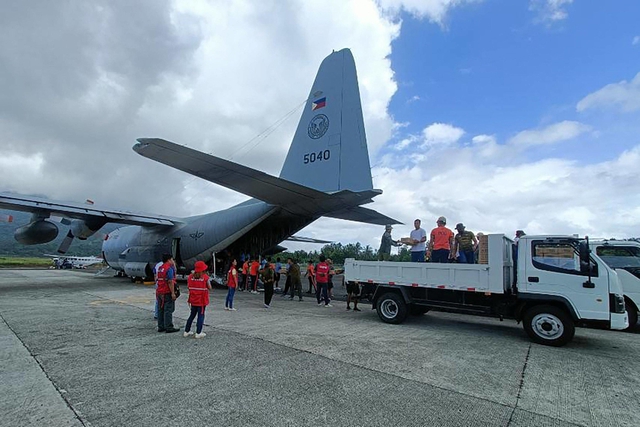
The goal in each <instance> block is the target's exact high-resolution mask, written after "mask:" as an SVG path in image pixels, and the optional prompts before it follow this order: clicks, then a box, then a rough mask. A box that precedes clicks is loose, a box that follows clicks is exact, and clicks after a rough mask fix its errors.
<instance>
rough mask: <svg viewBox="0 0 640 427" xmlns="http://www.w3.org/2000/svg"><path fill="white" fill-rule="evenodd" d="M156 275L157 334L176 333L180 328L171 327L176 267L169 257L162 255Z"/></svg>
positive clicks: (175, 296)
mask: <svg viewBox="0 0 640 427" xmlns="http://www.w3.org/2000/svg"><path fill="white" fill-rule="evenodd" d="M157 274H158V288H157V289H156V299H157V301H158V332H166V333H168V334H169V333H172V332H178V331H179V330H180V328H175V327H174V326H173V311H174V310H175V307H176V306H175V301H176V298H177V295H176V292H175V283H176V280H175V279H176V266H175V263H174V262H173V257H172V256H171V255H169V254H164V255H162V265H161V266H160V267H159V268H158V272H157Z"/></svg>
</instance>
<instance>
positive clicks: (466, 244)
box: [452, 222, 478, 264]
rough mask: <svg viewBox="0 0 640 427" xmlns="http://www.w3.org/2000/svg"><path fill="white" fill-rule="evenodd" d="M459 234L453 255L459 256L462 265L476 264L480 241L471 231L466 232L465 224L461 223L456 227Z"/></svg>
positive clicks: (454, 244) (455, 241) (455, 240)
mask: <svg viewBox="0 0 640 427" xmlns="http://www.w3.org/2000/svg"><path fill="white" fill-rule="evenodd" d="M456 230H457V231H458V234H456V237H455V238H454V241H453V251H452V254H453V256H455V254H456V253H457V254H458V262H459V263H462V264H475V263H476V252H475V251H476V248H477V247H478V239H476V236H475V234H473V233H472V232H471V231H467V230H465V226H464V224H462V223H461V222H460V223H458V224H457V225H456Z"/></svg>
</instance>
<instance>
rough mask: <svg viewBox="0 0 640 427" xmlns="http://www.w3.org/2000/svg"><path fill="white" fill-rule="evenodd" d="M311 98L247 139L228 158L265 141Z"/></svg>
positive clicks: (230, 158)
mask: <svg viewBox="0 0 640 427" xmlns="http://www.w3.org/2000/svg"><path fill="white" fill-rule="evenodd" d="M308 100H309V99H305V100H304V101H302V102H301V103H299V104H298V105H296V106H295V107H294V108H292V109H291V110H290V111H289V112H288V113H286V114H285V115H284V116H282V117H281V118H279V119H278V120H276V121H275V122H274V123H273V124H272V125H270V126H269V127H267V128H266V129H265V130H263V131H262V132H260V133H259V134H257V135H256V136H254V137H253V138H251V139H250V140H249V141H247V142H246V143H245V144H244V145H242V146H241V147H240V148H238V149H237V150H236V151H234V152H233V153H231V155H230V156H229V158H228V159H227V160H233V158H234V157H235V156H236V155H237V154H238V153H241V152H242V151H245V148H248V149H247V150H246V151H245V153H243V155H244V154H246V153H248V152H249V151H251V150H252V149H253V148H255V147H256V146H257V145H258V144H260V142H262V141H264V140H265V139H266V138H267V137H268V136H269V135H271V134H272V133H273V132H275V130H276V129H277V128H279V127H280V126H281V125H282V124H283V123H284V122H286V121H287V119H288V118H289V117H291V116H292V115H293V114H294V113H295V112H296V111H297V110H299V109H300V107H302V106H303V105H304V104H306V103H307V101H308Z"/></svg>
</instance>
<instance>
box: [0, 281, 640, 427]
mask: <svg viewBox="0 0 640 427" xmlns="http://www.w3.org/2000/svg"><path fill="white" fill-rule="evenodd" d="M185 287H186V286H185ZM183 288H184V287H183ZM153 295H154V290H153V287H151V286H144V285H140V284H133V283H131V282H130V281H128V280H127V279H122V278H113V277H109V276H106V277H105V276H101V277H95V276H94V275H92V274H89V273H86V272H77V271H60V270H0V316H1V318H0V354H1V356H2V357H1V360H2V363H1V364H0V415H1V416H0V425H2V426H40V425H42V426H45V425H46V426H81V425H84V426H129V425H135V426H165V425H172V426H192V425H193V426H196V425H197V426H202V425H211V426H324V425H326V426H332V425H336V426H389V425H392V426H393V425H402V426H514V427H515V426H639V425H640V392H639V390H640V375H639V374H640V372H639V371H640V360H639V357H638V354H640V334H639V333H638V331H636V333H623V332H613V331H604V330H593V329H584V328H579V329H578V330H577V331H576V336H575V339H574V341H573V342H572V343H571V344H569V345H567V346H565V347H562V348H550V347H544V346H540V345H536V344H532V343H530V342H529V339H528V338H527V336H526V335H525V333H524V331H523V330H522V327H521V325H517V324H516V323H515V322H514V321H504V322H500V321H499V320H497V319H485V318H480V317H473V316H464V315H454V314H445V313H433V312H430V313H428V314H426V315H424V316H421V317H417V318H411V319H409V320H408V321H407V322H405V323H404V324H402V325H388V324H385V323H382V322H381V321H380V320H379V319H378V317H377V315H376V313H375V311H372V310H370V309H369V307H370V306H367V305H365V304H363V305H362V306H361V308H362V309H363V311H362V312H359V313H357V312H353V311H349V312H348V311H346V310H345V303H344V302H336V304H335V306H334V307H331V308H325V307H318V305H317V304H316V302H315V300H314V299H312V298H306V297H305V300H304V301H303V302H298V301H288V300H284V299H283V298H281V297H280V296H277V295H276V296H275V297H274V303H273V308H271V309H270V310H266V309H264V308H263V307H262V294H259V295H252V294H247V293H238V294H237V295H236V299H235V304H236V307H237V308H238V311H237V312H228V311H225V310H223V309H222V307H223V305H224V297H225V295H226V291H225V290H222V289H215V290H214V291H213V294H212V298H211V302H212V304H211V306H210V307H209V309H208V310H207V317H206V324H207V326H205V329H204V330H205V332H206V333H207V337H206V338H204V339H200V340H196V339H193V338H184V337H183V336H182V333H181V332H180V333H177V334H165V333H158V332H156V326H155V321H154V320H153ZM187 311H188V306H187V302H186V295H183V296H181V297H180V298H179V300H178V302H177V309H176V313H175V318H176V319H175V323H176V325H177V326H180V327H181V328H184V320H185V319H186V317H187Z"/></svg>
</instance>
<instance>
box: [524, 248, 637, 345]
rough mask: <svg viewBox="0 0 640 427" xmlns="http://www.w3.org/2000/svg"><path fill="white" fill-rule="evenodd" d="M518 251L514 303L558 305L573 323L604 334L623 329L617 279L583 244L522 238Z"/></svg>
mask: <svg viewBox="0 0 640 427" xmlns="http://www.w3.org/2000/svg"><path fill="white" fill-rule="evenodd" d="M517 248H518V249H517V253H518V258H517V260H518V268H517V271H518V273H517V274H518V279H517V286H518V298H519V299H521V300H537V301H548V302H549V303H550V304H552V305H557V306H559V307H560V306H562V307H564V308H565V309H566V310H568V311H569V313H570V314H571V317H572V318H573V319H574V321H575V322H576V323H577V324H581V325H585V326H596V327H605V328H608V329H609V328H610V329H624V328H626V327H627V326H626V325H627V316H626V313H625V312H624V299H623V291H622V285H621V284H620V280H619V278H618V274H617V273H616V271H615V270H613V269H612V268H611V267H609V266H608V265H607V263H605V262H604V261H603V260H602V259H601V258H600V257H598V256H597V254H596V253H592V252H591V251H590V250H589V247H588V244H587V242H586V241H585V240H583V239H578V238H576V237H569V236H523V237H522V238H521V239H520V241H519V242H518V244H517ZM551 320H552V321H551V322H550V324H551V325H552V326H553V327H558V325H559V323H557V322H555V321H553V319H551ZM534 323H535V320H534ZM539 332H543V331H542V330H541V331H539ZM549 334H551V331H549Z"/></svg>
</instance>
